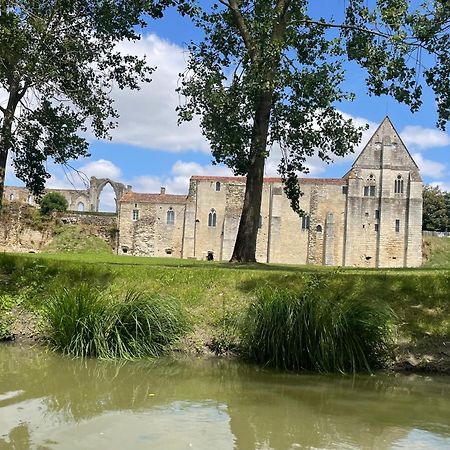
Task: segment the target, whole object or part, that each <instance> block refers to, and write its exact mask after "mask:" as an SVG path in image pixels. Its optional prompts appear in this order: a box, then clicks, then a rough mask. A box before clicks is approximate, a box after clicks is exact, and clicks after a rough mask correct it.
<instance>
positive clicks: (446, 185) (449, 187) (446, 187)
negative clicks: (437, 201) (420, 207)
mask: <svg viewBox="0 0 450 450" xmlns="http://www.w3.org/2000/svg"><path fill="white" fill-rule="evenodd" d="M429 184H430V186H436V187H438V188H440V189H441V190H442V191H446V192H450V182H449V181H432V182H431V183H429Z"/></svg>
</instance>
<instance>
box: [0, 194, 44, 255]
mask: <svg viewBox="0 0 450 450" xmlns="http://www.w3.org/2000/svg"><path fill="white" fill-rule="evenodd" d="M34 212H35V208H33V207H32V206H29V205H27V204H20V203H16V202H11V203H8V202H5V204H4V205H3V207H2V211H1V213H0V251H1V252H25V253H28V252H38V251H40V250H41V249H42V248H43V247H44V246H45V245H46V244H47V243H48V242H50V241H51V239H52V238H53V231H52V228H51V227H48V226H46V225H42V226H39V224H37V223H36V221H35V220H34V218H33V215H34Z"/></svg>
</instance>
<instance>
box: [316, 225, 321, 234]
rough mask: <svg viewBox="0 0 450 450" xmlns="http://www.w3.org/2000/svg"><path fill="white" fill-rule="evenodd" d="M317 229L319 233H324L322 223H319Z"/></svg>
mask: <svg viewBox="0 0 450 450" xmlns="http://www.w3.org/2000/svg"><path fill="white" fill-rule="evenodd" d="M316 231H317V232H318V233H322V225H317V227H316Z"/></svg>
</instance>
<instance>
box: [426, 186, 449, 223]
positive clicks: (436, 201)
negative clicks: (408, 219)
mask: <svg viewBox="0 0 450 450" xmlns="http://www.w3.org/2000/svg"><path fill="white" fill-rule="evenodd" d="M448 197H449V193H448V192H443V191H441V189H440V188H439V187H432V186H425V187H424V189H423V214H422V216H423V220H422V229H423V230H429V231H449V230H450V204H449V203H448Z"/></svg>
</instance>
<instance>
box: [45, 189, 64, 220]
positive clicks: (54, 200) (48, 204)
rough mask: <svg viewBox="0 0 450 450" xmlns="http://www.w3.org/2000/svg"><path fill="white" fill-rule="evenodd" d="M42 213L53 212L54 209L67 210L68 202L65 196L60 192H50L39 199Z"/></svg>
mask: <svg viewBox="0 0 450 450" xmlns="http://www.w3.org/2000/svg"><path fill="white" fill-rule="evenodd" d="M39 205H40V207H41V213H42V214H45V215H49V214H51V213H52V212H53V211H61V212H64V211H67V207H68V203H67V200H66V199H65V197H64V196H63V195H62V194H60V193H59V192H48V193H47V194H45V195H44V196H43V197H42V198H41V200H40V201H39Z"/></svg>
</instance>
